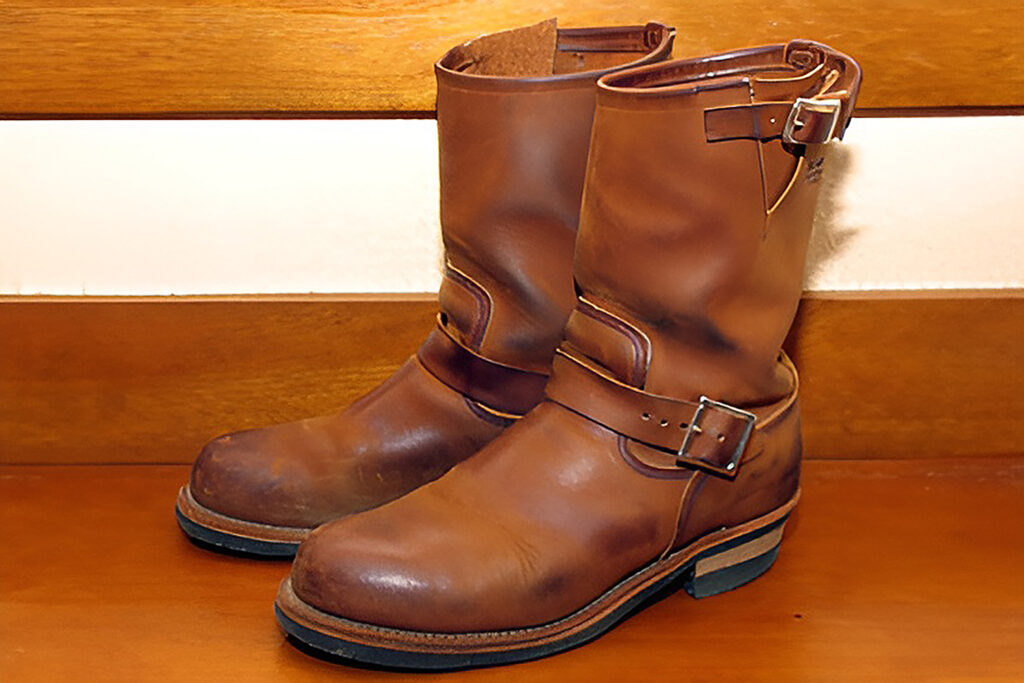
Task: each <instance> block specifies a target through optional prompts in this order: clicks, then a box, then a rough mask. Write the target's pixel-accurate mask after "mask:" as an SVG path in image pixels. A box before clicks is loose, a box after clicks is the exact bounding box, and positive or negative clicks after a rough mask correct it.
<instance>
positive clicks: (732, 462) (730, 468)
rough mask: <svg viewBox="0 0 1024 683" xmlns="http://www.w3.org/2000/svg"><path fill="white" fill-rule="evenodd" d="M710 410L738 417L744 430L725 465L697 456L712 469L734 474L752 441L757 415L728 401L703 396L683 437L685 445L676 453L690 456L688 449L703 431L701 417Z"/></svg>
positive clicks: (678, 456) (679, 456) (683, 456)
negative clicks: (748, 444)
mask: <svg viewBox="0 0 1024 683" xmlns="http://www.w3.org/2000/svg"><path fill="white" fill-rule="evenodd" d="M709 411H719V412H722V413H725V414H726V415H729V416H730V417H732V418H736V419H739V420H742V421H743V428H742V432H741V433H740V438H739V440H738V441H737V443H736V447H735V449H734V450H733V452H732V455H731V456H730V457H729V461H728V462H727V463H726V464H725V465H724V466H716V465H712V464H709V463H708V462H707V461H706V460H704V459H702V458H697V459H698V460H700V462H701V463H703V464H705V465H707V466H708V467H709V468H710V469H713V470H714V471H716V472H720V473H722V474H726V475H729V476H732V475H734V474H735V473H736V468H737V466H738V465H739V463H740V460H741V459H743V453H744V451H746V450H747V443H748V442H749V441H750V435H751V434H752V433H753V431H754V422H755V421H756V420H757V417H756V416H755V415H754V414H753V413H748V412H747V411H745V410H740V409H739V408H736V407H734V406H731V405H729V404H728V403H722V402H720V401H713V400H711V399H710V398H708V397H707V396H701V397H700V401H699V402H698V404H697V411H696V412H695V413H694V414H693V420H692V421H691V422H690V424H689V426H688V427H687V428H686V436H685V437H684V438H683V445H682V446H680V447H679V451H678V452H677V453H676V457H677V458H690V457H691V456H690V455H689V453H688V451H689V448H690V446H691V444H692V443H693V440H694V438H696V436H697V435H698V434H701V433H703V431H704V430H703V429H702V428H701V418H702V417H703V416H704V415H705V413H707V412H709Z"/></svg>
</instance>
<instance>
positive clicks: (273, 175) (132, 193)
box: [0, 117, 1024, 295]
mask: <svg viewBox="0 0 1024 683" xmlns="http://www.w3.org/2000/svg"><path fill="white" fill-rule="evenodd" d="M837 152H838V153H837V154H836V155H835V156H834V158H833V159H831V160H830V162H829V163H828V164H827V168H826V171H825V173H826V178H827V180H826V182H827V183H828V185H827V187H826V189H827V190H828V191H827V193H826V196H825V201H823V202H822V207H821V211H820V212H819V214H820V215H819V219H818V222H817V227H816V234H815V239H814V241H813V244H812V249H811V268H810V271H809V277H808V282H807V286H808V289H811V290H840V291H858V290H863V289H916V288H982V289H985V288H1019V287H1022V286H1024V258H1022V254H1024V249H1022V247H1024V231H1022V230H1021V229H1020V220H1021V219H1020V216H1022V215H1024V176H1022V172H1021V171H1022V168H1021V165H1022V164H1021V159H1024V117H964V118H919V119H858V120H855V121H854V122H853V125H852V126H851V128H850V131H849V134H848V136H847V142H846V143H845V145H843V146H841V147H840V148H839V149H838V150H837ZM438 230H439V228H438V219H437V144H436V127H435V124H434V122H433V121H424V120H349V121H318V120H311V121H310V120H307V121H275V120H269V121H5V122H0V294H58V295H59V294H94V295H164V294H231V293H248V292H252V293H303V292H418V291H435V290H436V289H437V286H438V283H439V264H440V260H441V255H440V240H439V234H438Z"/></svg>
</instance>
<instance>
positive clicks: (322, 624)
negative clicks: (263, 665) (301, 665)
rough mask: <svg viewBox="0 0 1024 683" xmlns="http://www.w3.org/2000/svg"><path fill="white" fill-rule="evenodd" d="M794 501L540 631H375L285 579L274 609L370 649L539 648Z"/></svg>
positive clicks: (639, 575) (710, 538) (770, 519)
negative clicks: (311, 600)
mask: <svg viewBox="0 0 1024 683" xmlns="http://www.w3.org/2000/svg"><path fill="white" fill-rule="evenodd" d="M799 497H800V492H799V491H797V493H796V494H795V495H794V496H793V498H792V499H790V500H789V502H787V503H786V504H785V505H782V506H781V507H779V508H777V509H775V510H773V511H772V512H770V513H768V514H767V515H764V516H762V517H759V518H757V519H754V520H751V521H749V522H746V523H744V524H741V525H739V526H735V527H732V528H730V529H723V530H721V531H716V532H712V533H710V534H706V535H705V536H703V537H701V538H699V539H697V540H696V541H694V542H693V543H691V544H690V545H688V546H686V547H685V548H681V549H680V550H677V551H676V552H674V553H672V554H671V555H669V556H668V557H666V558H665V559H664V560H662V561H659V562H656V563H654V564H651V565H648V566H647V567H644V568H643V569H640V570H638V571H637V572H635V573H633V574H632V575H630V576H629V577H627V578H625V579H623V580H622V581H620V582H619V583H618V584H616V585H615V586H613V587H612V588H610V589H609V590H608V591H606V592H605V593H603V594H602V595H601V596H599V597H598V598H596V599H595V600H593V601H592V602H590V603H589V604H587V605H585V606H584V607H582V608H580V609H579V610H577V611H576V612H573V613H572V614H570V615H569V616H566V617H564V618H562V619H559V620H558V621H554V622H550V623H548V624H543V625H540V626H531V627H527V628H522V629H510V630H503V631H479V632H473V633H430V632H426V631H410V630H404V629H397V628H388V627H384V626H375V625H373V624H367V623H362V622H357V621H352V620H349V619H345V618H343V617H337V616H334V615H332V614H328V613H326V612H323V611H321V610H319V609H317V608H315V607H313V606H312V605H309V604H307V603H305V602H303V601H302V599H301V598H299V597H298V596H297V595H295V592H294V591H293V590H292V585H291V579H290V578H288V579H285V580H284V582H283V583H282V584H281V587H280V589H279V590H278V594H277V606H278V608H279V609H280V610H281V611H282V612H283V613H284V614H285V616H287V617H288V618H289V619H291V620H292V621H294V622H296V623H298V624H300V625H301V626H304V627H305V628H308V629H310V630H313V631H318V632H320V633H322V634H324V635H325V636H328V637H331V638H336V639H338V640H342V641H347V642H353V643H358V644H362V645H366V646H370V647H378V648H385V649H394V650H403V651H414V652H438V651H442V652H446V653H451V654H456V653H476V652H490V651H497V650H507V649H510V648H513V649H519V648H525V647H536V646H542V645H544V644H546V643H549V642H552V641H559V640H562V639H564V638H568V637H570V636H572V635H573V634H575V633H578V632H579V631H582V630H584V629H587V628H589V627H591V626H594V625H595V624H598V623H600V622H601V621H602V620H603V619H604V618H606V617H608V616H609V615H611V614H612V613H613V612H615V610H616V609H617V608H619V607H620V606H621V605H622V604H623V603H625V602H627V601H628V600H629V599H630V598H632V597H633V596H635V595H637V594H638V593H640V592H642V591H644V590H645V589H647V588H649V587H650V586H651V585H652V584H656V583H658V582H660V581H664V580H665V579H667V578H669V577H670V576H671V575H672V574H673V573H674V572H677V571H679V570H680V569H682V568H684V567H685V566H687V565H688V564H690V563H691V562H693V561H694V559H695V558H697V556H698V555H700V554H701V553H704V552H706V551H708V550H711V549H713V548H714V547H715V546H717V545H721V544H725V543H728V542H729V541H731V540H733V539H735V538H738V537H740V536H744V535H747V534H751V533H753V532H756V531H758V530H759V529H763V528H765V527H768V526H770V525H772V524H775V523H779V522H781V521H783V520H784V519H785V517H786V516H787V515H788V514H789V513H790V512H791V511H792V510H793V508H794V507H795V506H796V503H797V501H798V499H799ZM726 552H728V551H726Z"/></svg>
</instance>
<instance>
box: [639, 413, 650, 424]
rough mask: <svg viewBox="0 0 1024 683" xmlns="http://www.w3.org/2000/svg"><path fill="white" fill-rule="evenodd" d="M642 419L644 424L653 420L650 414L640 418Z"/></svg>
mask: <svg viewBox="0 0 1024 683" xmlns="http://www.w3.org/2000/svg"><path fill="white" fill-rule="evenodd" d="M640 419H641V420H643V421H644V422H646V421H647V420H650V419H651V414H650V413H644V414H643V415H641V416H640Z"/></svg>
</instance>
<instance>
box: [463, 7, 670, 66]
mask: <svg viewBox="0 0 1024 683" xmlns="http://www.w3.org/2000/svg"><path fill="white" fill-rule="evenodd" d="M664 37H665V28H664V27H662V26H660V25H656V24H649V25H647V26H635V27H615V28H608V29H563V30H559V29H558V20H557V19H548V20H546V21H542V22H540V23H538V24H534V25H532V26H525V27H523V28H516V29H511V30H508V31H500V32H498V33H492V34H489V35H485V36H481V37H480V38H476V39H475V40H471V41H469V42H467V43H463V44H462V45H459V46H458V47H456V48H455V49H453V50H452V51H451V52H450V53H449V54H448V55H447V56H446V57H445V59H444V62H443V64H444V66H446V67H448V68H450V69H452V70H453V71H459V72H462V73H467V74H474V75H478V76H501V77H506V78H537V77H545V76H552V75H556V74H572V73H581V72H584V71H595V70H601V69H609V68H612V67H615V66H619V65H621V64H626V63H628V62H632V61H635V60H636V59H637V55H638V54H645V53H647V52H650V51H651V50H653V49H654V48H656V47H657V46H658V45H659V44H660V43H661V42H662V40H663V39H664Z"/></svg>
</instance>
